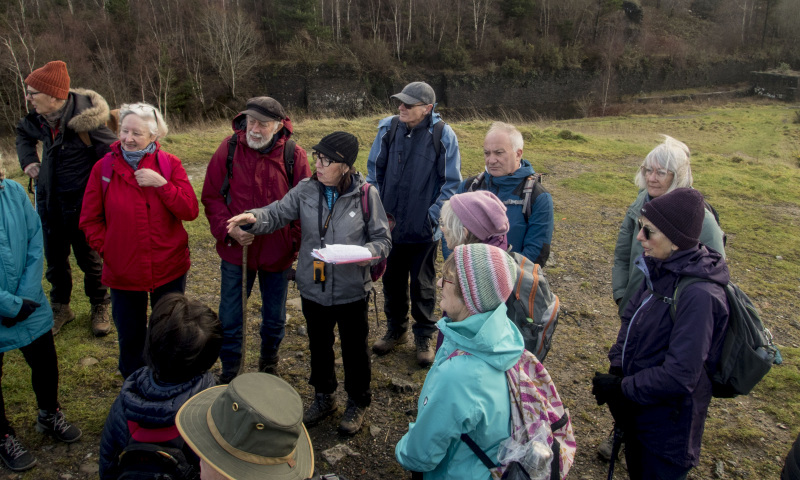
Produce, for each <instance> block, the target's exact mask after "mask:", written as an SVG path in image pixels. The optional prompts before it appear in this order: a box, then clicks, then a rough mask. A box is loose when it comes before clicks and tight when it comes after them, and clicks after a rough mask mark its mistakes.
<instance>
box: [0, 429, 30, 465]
mask: <svg viewBox="0 0 800 480" xmlns="http://www.w3.org/2000/svg"><path fill="white" fill-rule="evenodd" d="M0 442H1V443H0V458H2V459H3V463H5V464H6V466H7V467H8V468H9V469H11V470H13V471H15V472H24V471H25V470H30V469H31V468H33V466H34V465H36V458H34V457H33V455H31V453H30V452H29V451H27V450H25V447H23V446H22V444H21V443H19V440H17V437H16V436H14V434H13V433H9V434H6V435H5V436H4V437H0Z"/></svg>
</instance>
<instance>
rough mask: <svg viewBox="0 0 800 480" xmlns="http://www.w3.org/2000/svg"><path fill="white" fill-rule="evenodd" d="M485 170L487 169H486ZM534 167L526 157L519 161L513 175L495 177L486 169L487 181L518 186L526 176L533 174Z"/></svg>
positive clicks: (497, 184)
mask: <svg viewBox="0 0 800 480" xmlns="http://www.w3.org/2000/svg"><path fill="white" fill-rule="evenodd" d="M484 171H486V170H485V169H484ZM534 173H536V172H534V171H533V167H532V166H531V164H530V162H529V161H527V160H525V159H524V158H523V159H522V160H520V162H519V168H518V169H517V171H516V172H514V173H512V174H511V175H504V176H502V177H493V176H492V175H491V174H490V173H489V172H488V171H486V181H487V185H496V186H513V187H516V186H517V185H519V184H520V182H522V180H523V179H524V178H527V177H529V176H531V175H533V174H534Z"/></svg>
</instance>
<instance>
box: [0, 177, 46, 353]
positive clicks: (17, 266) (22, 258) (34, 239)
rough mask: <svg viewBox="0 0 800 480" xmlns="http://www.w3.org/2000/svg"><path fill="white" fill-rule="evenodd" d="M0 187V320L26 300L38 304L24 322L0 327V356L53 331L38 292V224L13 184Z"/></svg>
mask: <svg viewBox="0 0 800 480" xmlns="http://www.w3.org/2000/svg"><path fill="white" fill-rule="evenodd" d="M0 185H2V186H3V187H4V188H1V189H0V273H2V275H0V317H16V316H17V314H18V313H19V309H20V308H21V307H22V299H23V298H27V299H28V300H33V301H34V302H36V303H39V304H41V306H40V307H39V308H37V309H36V311H34V312H33V313H32V314H31V316H30V317H28V318H27V319H26V320H24V321H22V322H19V323H17V324H16V325H14V326H13V327H11V328H8V327H5V326H0V352H7V351H9V350H15V349H17V348H20V347H24V346H26V345H29V344H30V343H31V342H33V341H34V340H36V339H37V338H39V337H41V336H42V335H44V334H45V333H47V331H48V330H50V329H51V328H53V311H52V310H51V309H50V304H49V303H47V297H45V294H44V289H42V268H43V267H44V251H43V242H42V222H41V221H40V220H39V215H37V214H36V211H35V210H34V209H33V206H32V205H31V201H30V199H28V194H26V193H25V189H24V188H22V185H20V184H19V183H17V182H14V181H11V180H2V181H0Z"/></svg>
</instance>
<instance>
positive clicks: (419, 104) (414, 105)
mask: <svg viewBox="0 0 800 480" xmlns="http://www.w3.org/2000/svg"><path fill="white" fill-rule="evenodd" d="M400 103H401V105H403V106H404V107H406V110H411V109H412V108H414V107H424V106H425V104H424V103H415V104H413V105H412V104H410V103H406V102H400Z"/></svg>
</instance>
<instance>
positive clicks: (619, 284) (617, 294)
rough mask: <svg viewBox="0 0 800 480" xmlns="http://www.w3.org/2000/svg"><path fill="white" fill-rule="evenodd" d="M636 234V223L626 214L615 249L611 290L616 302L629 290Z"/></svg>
mask: <svg viewBox="0 0 800 480" xmlns="http://www.w3.org/2000/svg"><path fill="white" fill-rule="evenodd" d="M634 203H636V202H634ZM631 207H632V206H631ZM628 210H630V208H629V209H628ZM626 212H627V211H626ZM636 234H637V232H636V221H635V220H633V218H632V217H631V216H630V215H628V214H627V213H626V214H625V218H623V219H622V225H621V226H620V227H619V234H618V235H617V245H616V246H615V247H614V267H613V268H612V269H611V288H612V291H613V296H614V301H615V302H619V301H620V300H621V299H622V297H623V296H625V290H626V289H627V288H628V279H629V278H630V270H631V268H634V267H633V265H631V242H633V241H634V240H633V239H634V238H635V237H636Z"/></svg>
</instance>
